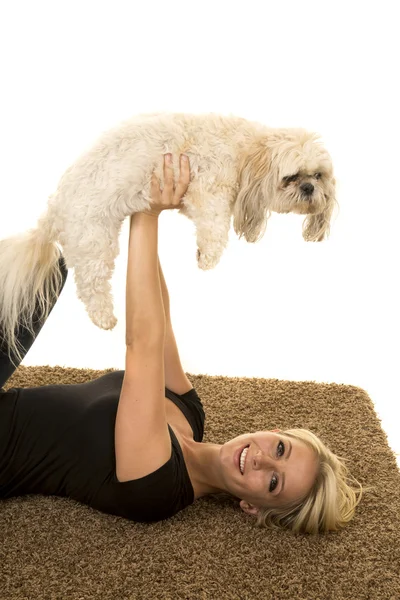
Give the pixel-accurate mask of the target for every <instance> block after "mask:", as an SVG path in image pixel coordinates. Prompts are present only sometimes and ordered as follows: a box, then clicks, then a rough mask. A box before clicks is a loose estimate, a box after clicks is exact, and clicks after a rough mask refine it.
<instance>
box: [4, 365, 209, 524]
mask: <svg viewBox="0 0 400 600" xmlns="http://www.w3.org/2000/svg"><path fill="white" fill-rule="evenodd" d="M123 376H124V371H114V372H112V373H108V374H106V375H105V376H103V377H100V378H98V379H95V380H93V381H90V382H87V383H84V384H75V385H72V386H71V385H59V386H42V387H37V388H25V389H22V388H18V389H15V390H9V392H7V393H5V394H4V393H3V394H0V416H1V422H2V424H1V423H0V497H3V498H6V497H10V496H15V495H22V494H29V493H41V494H51V495H60V496H67V497H70V498H73V499H76V500H78V501H81V502H84V503H86V504H89V505H90V506H93V507H94V508H98V509H99V510H104V511H105V512H111V513H115V514H122V516H126V517H128V518H133V519H135V520H153V519H152V518H151V517H152V511H153V513H154V517H155V519H154V520H158V519H159V518H164V515H165V514H166V513H168V511H169V512H173V511H175V512H177V510H180V509H181V508H182V507H183V505H184V504H185V505H187V504H189V503H191V502H192V501H193V500H194V497H193V488H192V486H191V482H190V478H189V474H188V471H187V469H186V465H185V460H184V455H183V451H182V441H183V439H184V438H188V437H189V438H191V439H195V440H196V441H201V439H202V435H203V426H204V411H203V410H202V406H201V402H200V400H199V399H198V397H197V395H196V393H195V390H189V391H188V392H187V393H186V394H182V395H177V394H174V393H173V392H171V391H170V390H166V395H168V396H169V398H168V397H166V400H165V402H166V414H167V421H168V424H169V431H170V436H171V446H172V450H171V460H170V461H169V463H167V464H166V465H164V466H163V467H161V468H160V469H158V470H157V471H156V472H155V473H153V474H149V476H147V477H144V478H141V479H140V480H135V481H133V482H124V483H119V482H118V481H117V480H116V476H115V447H114V426H115V417H116V411H117V407H118V399H119V394H120V390H121V387H122V381H123ZM171 398H172V399H171ZM172 480H173V481H172ZM173 482H174V484H175V485H172V484H173ZM178 489H179V490H180V492H181V496H182V498H180V497H179V495H178V492H177V490H178ZM146 494H147V495H148V496H149V498H150V500H149V506H153V509H151V508H149V509H148V510H147V512H146V510H145V509H146V507H143V510H142V506H141V502H140V501H141V496H146ZM172 496H174V498H173V497H172ZM158 497H159V499H160V509H158ZM162 505H163V506H162ZM168 507H169V508H168ZM167 516H168V515H167ZM136 517H137V518H136ZM141 517H143V519H142V518H141Z"/></svg>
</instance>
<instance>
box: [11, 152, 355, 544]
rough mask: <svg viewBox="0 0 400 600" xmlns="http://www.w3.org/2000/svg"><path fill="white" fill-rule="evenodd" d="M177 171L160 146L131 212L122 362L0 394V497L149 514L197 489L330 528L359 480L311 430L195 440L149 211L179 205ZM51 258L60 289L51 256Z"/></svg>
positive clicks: (183, 170) (190, 393)
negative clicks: (120, 367)
mask: <svg viewBox="0 0 400 600" xmlns="http://www.w3.org/2000/svg"><path fill="white" fill-rule="evenodd" d="M189 175H190V172H189V163H188V159H187V158H186V157H185V156H182V157H181V163H180V177H179V180H178V182H177V184H176V186H175V183H174V174H173V169H172V160H171V156H170V155H166V156H165V157H164V189H163V190H162V191H161V190H160V186H159V182H158V180H157V179H156V178H155V177H154V176H153V180H152V200H153V202H152V204H151V209H150V210H149V211H147V212H146V213H138V214H135V215H133V216H132V217H131V223H130V236H129V254H128V268H127V283H126V361H125V370H124V371H115V372H112V373H109V374H107V375H104V376H102V377H100V378H98V379H95V380H93V381H90V382H88V383H84V384H78V385H76V384H74V385H50V386H40V387H35V388H13V389H10V390H8V391H7V392H5V391H4V390H2V391H1V393H0V497H2V498H9V497H12V496H16V495H22V494H28V493H40V494H51V495H60V496H67V497H70V498H74V499H76V500H78V501H80V502H83V503H86V504H88V505H90V506H92V507H93V508H96V509H98V510H101V511H104V512H107V513H110V514H115V515H120V516H123V517H126V518H129V519H133V520H137V521H157V520H160V519H164V518H168V517H170V516H172V515H174V514H176V513H177V512H178V511H180V510H181V509H183V508H184V507H185V506H187V505H189V504H191V503H192V502H194V500H196V499H197V498H200V497H202V496H205V495H207V494H214V493H220V492H227V493H229V494H231V495H233V496H235V497H236V498H238V499H239V500H240V507H241V508H242V510H244V511H245V512H246V513H248V514H250V515H253V516H256V517H257V522H258V524H259V525H265V526H269V527H284V528H287V529H290V530H292V531H294V532H310V533H317V532H319V531H328V530H332V529H333V530H334V529H338V528H340V527H342V526H343V525H344V524H345V523H347V522H348V521H349V520H350V519H351V518H352V516H353V514H354V509H355V506H356V505H357V504H358V502H359V500H360V498H361V488H360V489H355V488H353V487H352V486H351V485H348V483H347V481H348V472H347V468H346V466H345V465H344V464H343V463H342V462H341V460H340V459H339V458H338V457H336V456H335V455H334V454H333V453H332V452H330V450H329V449H328V448H326V446H324V444H323V443H322V442H321V441H320V440H319V439H318V438H317V437H316V436H315V435H314V434H312V433H311V432H309V431H307V430H304V429H291V430H287V431H283V432H281V431H279V430H273V431H261V432H256V433H252V434H244V435H241V436H239V437H237V438H235V439H233V440H230V441H228V442H226V443H225V444H223V445H220V444H212V443H203V442H202V438H203V426H204V411H203V407H202V404H201V402H200V400H199V398H198V396H197V394H196V391H195V390H194V389H193V387H192V385H191V383H190V381H189V379H188V378H187V377H186V375H185V373H184V371H183V368H182V365H181V362H180V359H179V354H178V349H177V346H176V342H175V337H174V333H173V329H172V324H171V318H170V310H169V296H168V291H167V286H166V284H165V280H164V277H163V273H162V270H161V266H160V263H159V260H158V253H157V252H158V250H157V237H158V217H159V214H160V213H161V211H162V210H165V209H174V208H178V207H179V206H180V204H181V201H182V198H183V196H184V194H185V191H186V190H187V187H188V184H189ZM59 267H60V273H61V274H62V283H61V287H60V291H61V289H62V287H63V285H64V283H65V280H66V277H67V269H66V268H65V264H64V261H63V258H62V257H60V259H59ZM56 299H57V298H56V297H55V298H54V300H53V303H52V304H51V306H50V307H47V311H46V316H47V314H48V313H49V311H50V310H51V309H52V307H53V306H54V303H55V302H56ZM38 304H40V303H38ZM42 309H43V307H41V306H39V305H38V307H37V311H36V313H35V314H34V315H33V319H32V323H33V335H32V332H31V331H29V329H27V328H24V327H22V326H21V327H20V330H19V332H18V342H19V344H20V347H21V348H22V350H23V351H22V353H21V356H22V357H23V356H24V355H25V354H26V352H27V351H28V350H29V348H30V346H31V345H32V343H33V340H34V338H35V337H36V335H37V334H38V332H39V330H40V329H41V327H42V326H43V323H44V320H45V317H44V318H43V317H42V318H41V317H40V315H41V314H44V313H43V310H42ZM0 350H1V351H0V386H1V385H4V383H5V381H6V380H7V379H8V378H9V377H10V375H11V374H12V372H13V370H14V368H15V360H13V358H14V359H15V357H13V356H10V352H9V351H8V348H7V345H6V344H5V341H4V340H3V344H2V347H1V348H0Z"/></svg>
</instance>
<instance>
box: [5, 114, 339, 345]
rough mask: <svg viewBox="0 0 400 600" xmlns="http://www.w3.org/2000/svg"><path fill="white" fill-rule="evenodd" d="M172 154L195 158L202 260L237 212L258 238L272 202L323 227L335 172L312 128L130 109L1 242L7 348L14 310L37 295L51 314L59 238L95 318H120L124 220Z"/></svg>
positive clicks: (187, 209) (212, 253) (106, 321)
mask: <svg viewBox="0 0 400 600" xmlns="http://www.w3.org/2000/svg"><path fill="white" fill-rule="evenodd" d="M167 152H171V153H172V155H173V157H174V160H175V165H174V166H175V170H176V173H175V175H176V176H178V164H179V155H180V154H181V153H185V154H187V155H188V157H189V160H190V169H191V183H190V185H189V188H188V191H187V193H186V195H185V198H184V205H183V207H182V208H181V209H180V212H181V213H183V214H185V215H186V216H187V217H189V218H190V219H192V221H194V223H195V225H196V232H197V245H198V251H197V260H198V264H199V267H200V268H201V269H211V268H212V267H214V266H215V265H216V264H217V263H218V261H219V259H220V257H221V254H222V252H223V251H224V248H225V247H226V244H227V241H228V232H229V229H230V224H231V217H232V216H233V226H234V229H235V232H236V233H237V234H238V235H239V236H244V237H245V239H246V240H247V241H248V242H255V241H257V240H258V239H260V237H261V236H262V235H263V233H264V231H265V227H266V223H267V219H268V217H269V215H270V213H271V211H275V212H278V213H288V212H293V213H299V214H304V215H308V216H307V217H306V218H305V221H304V223H303V237H304V239H306V240H310V241H320V240H322V239H323V238H324V237H325V236H326V235H327V234H328V232H329V223H330V218H331V214H332V209H333V207H334V204H335V180H334V177H333V172H332V164H331V159H330V157H329V154H328V153H327V151H326V150H325V149H324V148H323V147H322V145H321V143H320V142H319V141H318V136H317V135H316V134H313V133H308V132H306V131H304V130H302V129H271V128H267V127H265V126H264V125H261V124H259V123H254V122H249V121H247V120H245V119H242V118H237V117H225V116H219V115H215V114H210V115H187V114H157V115H144V116H143V115H142V116H139V117H136V118H133V119H131V120H129V121H126V122H124V123H122V125H120V126H119V127H118V128H115V129H113V130H111V131H109V132H107V133H105V134H103V135H102V137H100V139H99V140H98V142H97V143H96V144H95V145H94V146H93V148H92V149H91V150H89V151H88V152H86V153H85V154H83V155H82V156H81V157H80V158H79V159H78V160H77V161H76V162H75V163H74V164H73V165H72V166H71V167H70V168H69V169H68V170H67V171H66V172H65V174H64V175H63V176H62V178H61V180H60V183H59V186H58V189H57V191H56V193H55V194H54V195H52V196H51V197H50V199H49V203H48V210H47V212H46V213H45V214H44V215H42V216H41V218H40V219H39V221H38V226H37V228H36V229H33V230H30V231H28V232H27V233H25V234H22V235H19V236H14V237H12V238H8V239H6V240H3V241H1V242H0V331H2V334H3V337H4V339H5V340H6V341H7V343H8V345H9V347H11V348H13V349H14V351H15V350H16V348H15V346H14V339H15V338H14V333H15V332H14V330H15V329H16V326H17V323H18V319H20V323H21V322H22V323H23V324H24V325H25V326H28V327H29V325H30V323H29V319H30V318H32V311H33V306H34V301H35V297H39V299H40V300H41V302H42V305H43V312H44V314H46V306H47V304H48V299H49V294H51V293H52V292H54V291H55V290H57V289H58V286H59V285H60V274H59V271H58V262H57V261H58V258H59V255H60V250H59V248H58V246H57V245H56V243H58V244H60V245H61V246H62V251H63V255H64V258H65V261H66V265H67V267H68V268H74V270H75V282H76V287H77V292H78V297H79V298H80V299H81V300H82V301H83V303H84V304H85V307H86V309H87V312H88V314H89V316H90V318H91V320H92V321H93V323H95V324H96V325H97V326H99V327H101V328H103V329H112V328H113V327H114V326H115V324H116V322H117V320H116V318H115V316H114V314H113V299H112V295H111V285H110V279H111V276H112V273H113V270H114V261H115V258H116V256H117V255H118V253H119V243H118V237H119V232H120V229H121V225H122V223H123V221H124V219H125V218H126V217H127V216H130V215H131V214H132V213H134V212H136V211H142V210H145V209H147V208H148V207H149V201H150V179H151V175H152V173H153V171H155V172H156V175H157V176H158V177H159V179H160V181H161V183H162V163H163V157H162V155H163V154H165V153H167ZM49 277H50V280H51V281H52V284H51V285H50V286H49V285H48V284H47V286H46V285H45V283H46V280H47V282H48V281H49ZM21 315H22V317H21ZM24 315H25V316H24ZM21 319H22V320H21Z"/></svg>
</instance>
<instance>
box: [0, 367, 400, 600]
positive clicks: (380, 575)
mask: <svg viewBox="0 0 400 600" xmlns="http://www.w3.org/2000/svg"><path fill="white" fill-rule="evenodd" d="M106 372H109V371H92V370H79V369H63V368H61V367H55V368H50V367H37V368H33V367H20V368H19V369H18V371H17V372H16V373H15V374H14V376H13V377H12V379H10V381H9V382H8V384H7V386H6V387H7V388H8V387H16V386H20V387H23V386H33V385H45V384H51V383H80V382H84V381H87V380H89V379H93V378H94V377H97V376H100V375H103V374H104V373H106ZM189 377H190V379H191V381H192V383H193V384H194V386H195V387H196V389H197V390H198V393H199V395H200V397H201V398H202V400H203V404H204V406H205V409H206V414H207V421H206V433H205V441H215V442H224V441H226V440H227V439H229V438H231V437H234V436H236V435H238V434H241V433H244V432H246V431H252V430H257V429H263V428H265V429H270V428H275V427H277V428H281V429H285V428H289V427H306V428H309V429H311V430H312V431H314V432H315V433H316V434H317V435H319V436H321V438H322V439H323V440H324V441H325V442H326V443H327V444H328V445H329V446H330V447H331V449H332V450H333V451H334V452H336V453H338V454H339V455H343V456H347V457H348V458H349V459H350V460H351V462H350V463H349V466H350V467H351V472H352V474H353V475H354V476H355V477H356V478H357V479H358V480H359V481H360V482H361V483H363V484H365V485H375V486H376V489H375V490H374V491H372V492H369V493H368V494H366V496H365V497H364V499H363V500H362V503H361V504H360V506H359V507H358V510H357V514H356V517H355V518H354V520H353V521H352V522H351V523H350V525H348V527H347V528H346V529H344V530H342V531H341V532H337V533H329V534H326V535H320V536H315V537H314V536H309V535H298V536H293V535H292V534H290V533H288V532H271V531H268V530H263V529H258V528H256V527H255V526H254V524H253V521H252V519H251V518H250V517H248V516H246V515H245V514H243V513H241V512H240V510H239V509H238V505H237V502H235V501H234V500H233V499H227V498H225V499H221V498H219V499H217V498H216V497H214V498H211V497H210V498H204V499H202V500H200V501H198V502H197V503H195V504H194V505H192V506H191V507H189V508H187V509H186V510H185V511H183V512H181V513H180V514H178V515H176V516H175V517H174V518H173V519H171V520H170V521H165V522H161V523H156V524H151V525H146V524H136V523H132V522H129V521H126V520H124V519H121V518H118V517H112V516H108V515H105V514H101V513H98V512H96V511H95V510H93V509H90V508H88V507H85V506H83V505H80V504H78V503H77V502H74V501H72V500H68V499H62V498H55V497H53V498H46V497H42V496H36V497H34V496H30V497H25V498H16V499H11V500H7V501H3V502H0V598H1V600H14V599H15V600H17V599H18V600H22V599H24V600H25V599H26V600H28V599H29V600H42V599H43V600H53V599H54V600H61V599H68V600H89V599H90V600H92V599H96V600H97V599H98V600H103V599H104V600H106V599H107V600H108V599H109V600H125V599H128V598H129V599H132V600H140V599H146V600H147V599H150V600H157V599H159V598H160V599H170V600H178V599H185V600H197V599H198V600H206V599H212V600H224V599H232V600H242V599H243V600H245V599H249V600H256V599H262V600H269V599H271V600H272V599H274V600H314V599H318V600H329V599H335V600H341V599H344V598H345V599H351V600H364V599H365V600H366V599H368V600H384V599H387V600H399V599H400V575H399V572H400V530H399V515H400V475H399V472H398V470H397V467H396V462H395V457H394V455H393V452H392V451H391V450H390V448H389V446H388V444H387V439H386V435H385V433H384V432H383V431H382V428H381V425H380V422H379V420H378V418H377V416H376V414H375V412H374V408H373V404H372V402H371V400H370V399H369V397H368V396H367V394H366V393H365V392H364V391H363V390H361V389H359V388H356V387H352V386H348V385H336V384H329V385H328V384H317V383H312V382H302V383H298V382H289V381H278V380H275V379H270V380H266V379H236V378H226V377H210V376H201V375H199V376H194V375H193V376H191V375H189Z"/></svg>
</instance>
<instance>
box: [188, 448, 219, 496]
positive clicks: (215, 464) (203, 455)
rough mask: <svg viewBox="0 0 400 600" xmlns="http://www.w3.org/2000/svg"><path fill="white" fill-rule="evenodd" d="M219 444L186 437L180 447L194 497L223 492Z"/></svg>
mask: <svg viewBox="0 0 400 600" xmlns="http://www.w3.org/2000/svg"><path fill="white" fill-rule="evenodd" d="M220 449H221V444H210V443H205V442H195V441H194V440H192V439H188V438H186V439H185V441H184V447H183V448H182V450H183V452H184V456H185V463H186V468H187V470H188V473H189V477H190V480H191V482H192V486H193V490H194V495H195V499H197V498H201V497H202V496H206V495H207V494H216V493H219V492H225V491H226V490H225V489H223V488H222V487H221V481H222V478H221V475H220V467H219V452H220Z"/></svg>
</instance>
